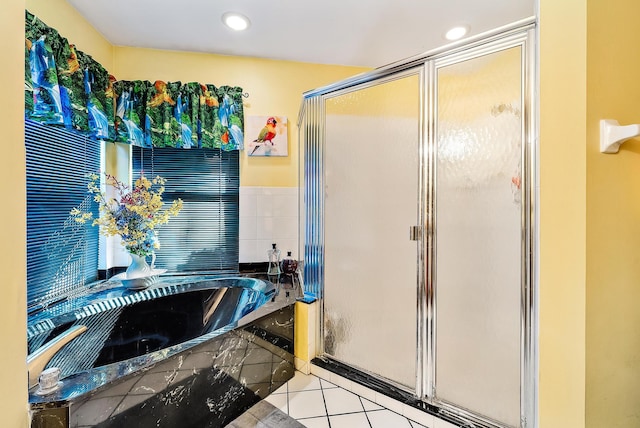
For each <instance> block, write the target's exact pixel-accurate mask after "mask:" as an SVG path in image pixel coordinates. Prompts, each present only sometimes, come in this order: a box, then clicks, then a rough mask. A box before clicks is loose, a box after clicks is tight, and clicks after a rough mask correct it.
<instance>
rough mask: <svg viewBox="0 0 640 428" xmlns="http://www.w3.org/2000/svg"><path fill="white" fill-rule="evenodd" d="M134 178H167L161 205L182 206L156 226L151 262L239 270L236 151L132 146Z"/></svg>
mask: <svg viewBox="0 0 640 428" xmlns="http://www.w3.org/2000/svg"><path fill="white" fill-rule="evenodd" d="M131 149H132V163H133V180H136V179H137V178H138V177H139V176H140V173H141V172H144V174H145V175H146V176H147V177H148V178H153V177H155V176H156V175H160V176H162V177H164V178H166V180H167V183H166V186H165V188H166V189H165V193H164V195H163V199H164V201H165V203H170V202H171V201H173V200H174V199H177V198H181V199H182V200H183V202H184V205H183V209H182V211H180V214H179V215H178V216H177V217H174V218H172V219H171V220H170V221H169V223H168V224H166V225H163V226H162V227H161V228H159V229H158V240H159V241H160V245H161V247H160V249H159V250H157V251H156V266H157V267H158V268H164V269H168V270H169V272H194V271H224V272H238V221H239V207H238V200H239V190H240V165H239V152H238V151H237V150H234V151H229V152H227V151H222V150H220V149H193V150H185V149H173V148H161V149H143V148H141V147H136V146H133V147H132V148H131Z"/></svg>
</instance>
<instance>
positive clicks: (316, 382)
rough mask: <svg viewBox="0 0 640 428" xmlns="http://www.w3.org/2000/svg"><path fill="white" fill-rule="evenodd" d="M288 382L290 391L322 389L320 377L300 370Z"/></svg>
mask: <svg viewBox="0 0 640 428" xmlns="http://www.w3.org/2000/svg"><path fill="white" fill-rule="evenodd" d="M287 383H288V385H289V392H296V391H311V390H314V389H320V379H318V378H317V377H316V376H313V375H306V374H304V373H302V372H298V371H296V374H295V375H294V376H293V378H292V379H291V380H289V382H287Z"/></svg>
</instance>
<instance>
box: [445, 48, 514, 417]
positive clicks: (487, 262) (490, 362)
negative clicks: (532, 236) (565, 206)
mask: <svg viewBox="0 0 640 428" xmlns="http://www.w3.org/2000/svg"><path fill="white" fill-rule="evenodd" d="M521 51H522V49H521V47H519V46H518V47H514V48H510V49H505V50H501V51H498V52H494V53H491V54H488V55H483V56H480V57H476V58H473V59H467V60H464V61H460V62H456V63H452V61H451V60H450V61H449V62H448V63H447V64H443V65H441V66H438V65H436V70H437V102H436V106H437V123H436V129H437V136H436V154H435V177H436V184H435V231H434V237H435V273H434V288H435V295H436V304H435V313H436V320H435V321H436V322H435V324H436V332H435V398H436V399H437V400H438V401H439V402H441V403H449V404H452V405H454V406H455V407H456V408H459V409H466V410H468V411H470V412H471V413H473V414H475V415H480V416H482V417H484V418H486V419H487V420H491V421H497V422H499V423H500V425H504V426H512V427H517V426H520V415H521V411H520V398H521V397H520V394H521V388H520V379H521V377H520V370H521V326H522V324H521V319H522V318H521V316H522V308H521V306H522V305H521V301H522V300H521V299H522V283H523V282H522V245H523V235H524V234H523V223H522V219H523V208H522V202H521V200H522V196H521V195H522V191H521V185H522V181H523V180H522V177H523V174H522V168H521V165H522V159H523V148H522V129H523V125H522V102H523V101H522V100H523V94H522V89H521V88H522V86H523V84H522V82H523V77H522V76H523V71H522V65H521V63H522V59H521V58H522V52H521Z"/></svg>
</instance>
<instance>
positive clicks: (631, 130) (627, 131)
mask: <svg viewBox="0 0 640 428" xmlns="http://www.w3.org/2000/svg"><path fill="white" fill-rule="evenodd" d="M639 135H640V124H634V125H625V126H622V125H620V124H619V123H618V121H617V120H612V119H602V120H601V121H600V151H601V152H602V153H618V150H620V145H621V144H622V143H624V142H625V141H627V140H629V139H631V138H634V137H637V136H639Z"/></svg>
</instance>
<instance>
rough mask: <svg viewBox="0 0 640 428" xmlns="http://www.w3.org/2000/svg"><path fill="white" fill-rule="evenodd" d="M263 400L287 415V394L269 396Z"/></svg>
mask: <svg viewBox="0 0 640 428" xmlns="http://www.w3.org/2000/svg"><path fill="white" fill-rule="evenodd" d="M264 400H265V401H266V402H267V403H270V404H273V405H274V406H275V407H277V408H278V409H280V410H281V411H282V412H284V413H286V414H289V409H288V407H287V394H270V395H269V396H268V397H267V398H265V399H264Z"/></svg>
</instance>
